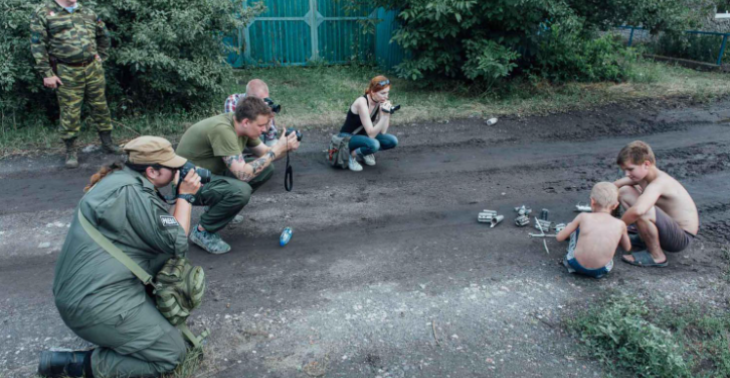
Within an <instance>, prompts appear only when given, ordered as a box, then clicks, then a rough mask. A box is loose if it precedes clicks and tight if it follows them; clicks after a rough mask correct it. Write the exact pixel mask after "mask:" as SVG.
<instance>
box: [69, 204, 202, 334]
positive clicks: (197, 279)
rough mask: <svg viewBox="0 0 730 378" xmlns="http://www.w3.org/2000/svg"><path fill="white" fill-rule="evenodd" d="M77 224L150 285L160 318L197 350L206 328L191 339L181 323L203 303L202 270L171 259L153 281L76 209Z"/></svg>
mask: <svg viewBox="0 0 730 378" xmlns="http://www.w3.org/2000/svg"><path fill="white" fill-rule="evenodd" d="M79 222H80V223H81V226H82V227H83V228H84V230H85V231H86V233H88V234H89V236H90V237H91V238H92V239H93V240H94V241H95V242H96V243H97V244H99V246H100V247H102V248H104V250H105V251H107V252H109V254H110V255H112V256H113V257H114V258H116V259H117V260H119V262H121V263H122V264H123V265H124V266H126V267H127V269H129V270H131V271H132V273H134V275H135V276H137V278H139V279H140V281H142V283H144V284H145V285H151V286H152V287H153V288H154V291H153V294H154V296H155V302H156V304H157V309H158V310H160V313H162V316H164V317H165V319H167V320H168V321H169V322H170V324H172V325H174V326H176V327H177V328H178V329H180V331H181V332H182V334H183V336H185V339H187V340H188V342H190V344H192V345H193V347H198V346H199V345H200V343H201V342H202V341H203V339H204V338H206V337H207V336H208V334H210V332H208V330H207V329H206V330H205V331H203V333H202V334H201V335H200V336H195V335H193V333H192V332H191V331H190V329H189V328H188V326H187V324H185V321H186V320H187V318H188V316H190V311H192V310H194V309H196V308H198V307H199V306H200V304H201V303H202V301H203V293H204V292H205V273H203V268H201V267H199V266H193V265H192V264H190V260H188V259H186V258H184V257H173V258H171V259H169V260H167V261H166V262H165V265H164V266H163V267H162V269H161V270H160V271H159V272H158V273H157V276H156V277H155V279H154V281H153V280H152V276H151V275H150V274H149V273H147V271H145V270H144V269H142V267H140V266H139V265H138V264H137V263H136V262H134V260H132V259H130V258H129V256H127V255H126V254H125V253H124V251H122V250H121V249H119V248H118V247H117V246H115V245H114V244H113V243H112V242H111V241H110V240H109V239H107V238H106V237H105V236H104V235H102V234H101V232H99V230H97V229H96V228H94V226H93V225H92V224H91V223H89V221H88V220H87V219H86V217H84V215H83V214H82V213H81V209H79Z"/></svg>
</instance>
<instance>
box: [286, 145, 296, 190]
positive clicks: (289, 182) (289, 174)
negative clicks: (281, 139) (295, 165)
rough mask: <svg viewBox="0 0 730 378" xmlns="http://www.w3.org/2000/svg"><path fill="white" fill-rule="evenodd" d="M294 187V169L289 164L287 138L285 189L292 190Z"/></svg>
mask: <svg viewBox="0 0 730 378" xmlns="http://www.w3.org/2000/svg"><path fill="white" fill-rule="evenodd" d="M293 187H294V169H292V167H291V165H290V164H289V139H287V140H286V171H285V173H284V189H286V191H287V192H291V190H292V188H293Z"/></svg>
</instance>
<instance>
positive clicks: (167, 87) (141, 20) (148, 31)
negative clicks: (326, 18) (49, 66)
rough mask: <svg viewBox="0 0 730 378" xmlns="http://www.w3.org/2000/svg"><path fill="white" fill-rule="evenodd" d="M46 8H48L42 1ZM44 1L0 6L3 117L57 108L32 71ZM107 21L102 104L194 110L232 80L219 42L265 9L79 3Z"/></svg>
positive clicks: (193, 1) (217, 0)
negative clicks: (36, 19) (34, 30)
mask: <svg viewBox="0 0 730 378" xmlns="http://www.w3.org/2000/svg"><path fill="white" fill-rule="evenodd" d="M43 1H48V0H43ZM43 1H40V0H33V1H29V0H3V1H2V2H0V25H2V28H1V29H0V111H1V112H2V114H3V115H4V116H8V115H10V114H23V115H24V116H26V117H27V116H28V115H29V114H39V113H41V114H42V113H43V112H46V111H48V110H50V111H54V110H53V109H54V108H55V107H56V102H55V96H54V95H53V93H52V92H50V91H48V90H45V89H44V88H43V86H42V80H41V78H40V77H39V76H38V75H37V74H36V73H35V71H34V70H33V68H32V67H33V65H34V61H33V58H32V56H31V55H30V31H29V23H30V15H31V13H32V12H33V11H34V10H35V8H36V7H37V6H38V5H39V4H41V3H42V2H43ZM81 3H83V5H84V6H88V7H91V8H92V9H93V10H94V11H96V12H97V13H98V14H99V16H100V17H101V18H102V20H104V22H105V23H106V25H107V28H108V30H109V34H110V37H111V39H112V48H111V50H110V56H109V59H108V61H107V62H105V67H106V75H107V98H108V100H109V102H110V104H112V105H113V106H112V109H113V111H115V113H117V114H119V113H120V112H124V111H126V112H133V111H136V110H162V109H173V108H174V109H181V108H182V109H193V108H196V107H200V106H204V105H207V104H208V103H209V100H210V99H211V97H212V96H216V95H220V94H221V93H222V90H223V86H222V84H223V83H224V82H225V80H228V79H229V78H230V76H231V75H232V71H231V68H230V67H229V66H228V65H227V64H225V63H224V54H225V53H226V51H225V47H224V46H223V43H222V39H223V37H224V36H226V35H229V34H231V33H235V32H236V30H237V29H238V28H239V27H242V26H243V25H244V24H245V23H247V22H248V21H249V20H250V19H251V17H253V15H255V14H257V13H258V12H260V11H262V10H263V5H261V4H257V5H256V6H254V7H249V8H246V9H243V8H242V7H241V4H240V2H236V1H231V0H175V1H170V0H106V1H103V2H102V1H92V0H82V1H81Z"/></svg>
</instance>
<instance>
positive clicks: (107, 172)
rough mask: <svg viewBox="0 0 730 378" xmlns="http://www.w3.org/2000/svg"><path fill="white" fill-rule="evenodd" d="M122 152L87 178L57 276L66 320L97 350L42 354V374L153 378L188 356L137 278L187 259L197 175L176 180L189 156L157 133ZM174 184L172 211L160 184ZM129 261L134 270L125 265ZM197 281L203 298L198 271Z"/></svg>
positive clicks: (178, 334)
mask: <svg viewBox="0 0 730 378" xmlns="http://www.w3.org/2000/svg"><path fill="white" fill-rule="evenodd" d="M124 151H125V152H126V153H127V154H128V159H127V162H126V163H125V164H122V163H114V164H112V165H110V166H106V167H103V168H102V169H101V170H100V171H99V172H98V173H96V174H94V175H93V176H92V177H91V182H90V183H89V185H88V186H87V187H86V189H85V191H86V194H85V195H84V197H83V198H82V199H81V201H80V202H79V205H78V207H77V209H76V211H77V212H76V214H75V216H74V219H73V222H72V223H71V227H70V229H69V232H68V235H67V236H66V240H65V242H64V244H63V249H62V250H61V254H60V256H59V258H58V261H57V263H56V271H55V278H54V282H53V295H54V297H55V302H56V306H57V307H58V311H59V313H60V314H61V317H62V318H63V321H64V323H66V325H67V326H68V327H69V328H71V330H72V331H73V332H74V333H75V334H77V335H78V336H79V337H81V338H82V339H84V340H87V341H89V342H91V343H94V344H96V345H98V347H97V348H96V349H93V350H91V351H76V352H61V351H44V352H42V353H41V361H40V364H39V367H38V370H39V374H40V375H41V376H42V377H84V376H85V377H87V378H89V377H109V378H111V377H139V376H144V377H148V376H159V375H160V374H162V373H166V372H169V371H172V370H173V369H174V368H175V367H176V366H177V365H178V364H180V363H181V362H182V361H183V360H184V358H185V355H186V353H187V350H186V344H185V341H184V339H183V335H182V333H181V330H180V329H179V328H177V327H175V326H173V325H172V324H171V321H172V320H168V319H167V318H165V317H163V315H162V313H161V312H160V310H158V309H157V307H156V306H155V303H154V301H153V299H152V298H151V297H150V295H148V293H147V291H146V288H145V285H144V284H143V283H142V281H140V279H139V278H138V277H140V276H145V275H146V276H150V275H158V273H160V271H164V270H165V269H163V267H166V266H167V264H169V261H181V260H182V259H178V258H180V257H184V256H185V255H186V253H187V251H188V243H187V234H188V232H189V230H190V213H191V209H192V207H191V205H190V203H189V202H188V200H187V199H185V198H186V197H189V196H193V195H195V194H196V193H197V192H198V190H199V189H200V186H201V185H200V177H198V175H197V174H196V173H195V171H194V170H193V171H191V172H189V173H188V174H187V175H186V176H185V177H184V178H183V179H182V180H179V179H178V175H179V172H178V168H180V167H182V166H183V165H184V164H185V162H186V160H185V159H184V158H182V157H180V156H177V155H176V154H175V152H174V150H173V149H172V146H171V145H170V142H168V141H167V140H165V139H163V138H158V137H151V136H144V137H139V138H136V139H134V140H132V141H130V142H129V143H127V144H126V145H125V147H124ZM173 180H176V182H179V185H178V186H177V193H178V198H177V200H176V206H175V210H174V213H173V214H172V215H170V214H169V213H168V210H167V205H166V204H165V202H164V200H163V198H162V196H161V194H160V193H159V191H158V189H159V188H162V187H165V186H167V185H168V184H170V183H171V182H173ZM119 255H123V256H122V258H123V257H124V256H126V257H127V258H128V259H129V260H131V263H130V262H122V259H120V258H119V257H117V256H119ZM168 260H169V261H168ZM120 262H121V263H120ZM135 264H136V265H137V267H136V268H138V270H136V271H135V272H133V271H132V270H131V268H128V267H129V266H134V265H135ZM201 276H202V273H201ZM158 277H159V275H158ZM197 278H198V277H196V279H197ZM157 282H158V284H157V285H159V281H157ZM196 282H197V281H196ZM157 287H158V288H160V286H157ZM196 287H199V289H200V291H198V292H196V295H198V294H199V295H201V296H202V290H203V287H204V283H202V277H200V285H199V286H198V284H197V283H196ZM158 294H159V293H158V292H156V293H155V295H158ZM157 304H158V305H160V303H159V301H158V303H157ZM183 321H184V320H183Z"/></svg>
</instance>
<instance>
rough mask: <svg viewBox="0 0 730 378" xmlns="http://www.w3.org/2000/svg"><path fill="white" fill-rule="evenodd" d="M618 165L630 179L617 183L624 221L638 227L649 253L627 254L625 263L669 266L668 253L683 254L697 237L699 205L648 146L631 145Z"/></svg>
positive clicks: (639, 142) (620, 157) (617, 181)
mask: <svg viewBox="0 0 730 378" xmlns="http://www.w3.org/2000/svg"><path fill="white" fill-rule="evenodd" d="M616 163H617V164H618V165H619V166H620V167H621V169H622V170H623V171H624V172H626V177H624V178H622V179H619V180H616V182H614V184H615V185H616V187H618V188H619V201H620V202H621V206H622V208H624V209H626V212H625V213H624V215H623V217H622V218H621V220H623V221H624V223H626V224H627V225H631V224H636V228H637V230H638V232H639V236H641V240H643V242H644V243H645V244H646V248H647V250H648V252H647V251H637V252H634V253H632V254H631V255H626V256H624V257H623V260H624V261H625V262H627V263H629V264H632V265H637V266H657V267H664V266H667V256H666V255H665V254H664V252H665V251H666V252H680V251H683V250H684V249H686V248H687V247H689V245H690V244H691V243H692V240H694V238H695V235H697V231H698V230H699V225H700V220H699V215H698V214H697V206H695V203H694V201H693V200H692V197H690V195H689V193H688V192H687V190H686V189H685V188H684V187H683V186H682V184H680V183H679V182H678V181H677V180H675V179H674V178H673V177H671V176H669V175H668V174H667V173H666V172H663V171H661V170H659V168H657V167H656V159H655V158H654V152H653V151H652V150H651V147H649V145H648V144H646V143H644V142H642V141H634V142H631V143H629V144H628V145H627V146H626V147H624V148H623V149H622V150H621V152H619V154H618V158H617V159H616Z"/></svg>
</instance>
